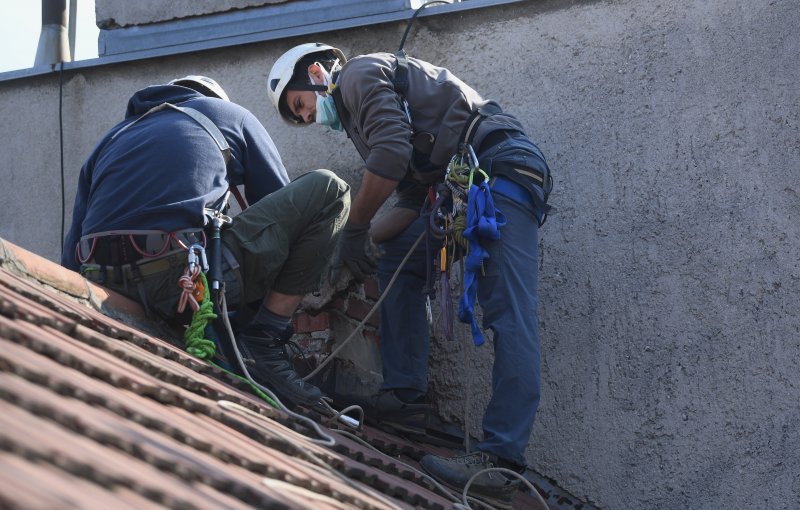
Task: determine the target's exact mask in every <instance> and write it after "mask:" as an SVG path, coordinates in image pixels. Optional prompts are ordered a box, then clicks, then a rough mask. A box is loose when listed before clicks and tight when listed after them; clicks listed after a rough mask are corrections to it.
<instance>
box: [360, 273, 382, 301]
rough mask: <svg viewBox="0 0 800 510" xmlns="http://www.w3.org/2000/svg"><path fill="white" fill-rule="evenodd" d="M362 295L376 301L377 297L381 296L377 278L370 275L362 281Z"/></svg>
mask: <svg viewBox="0 0 800 510" xmlns="http://www.w3.org/2000/svg"><path fill="white" fill-rule="evenodd" d="M364 295H365V296H367V298H369V299H371V300H373V301H377V300H378V298H379V297H381V290H380V286H379V285H378V279H377V278H375V277H371V278H367V279H366V280H365V281H364Z"/></svg>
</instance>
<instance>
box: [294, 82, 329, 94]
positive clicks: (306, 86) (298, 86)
mask: <svg viewBox="0 0 800 510" xmlns="http://www.w3.org/2000/svg"><path fill="white" fill-rule="evenodd" d="M286 90H311V91H313V92H327V91H328V86H327V85H317V84H315V83H300V82H298V83H290V84H288V85H286Z"/></svg>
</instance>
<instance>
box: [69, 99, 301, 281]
mask: <svg viewBox="0 0 800 510" xmlns="http://www.w3.org/2000/svg"><path fill="white" fill-rule="evenodd" d="M164 102H169V103H172V104H174V105H177V106H184V107H190V108H194V109H195V110H198V111H200V112H201V113H203V114H204V115H206V116H207V117H208V118H209V119H210V120H211V121H212V122H213V123H214V124H216V126H217V127H218V128H219V129H220V131H221V132H222V134H223V135H224V136H225V139H226V140H227V141H228V144H229V145H230V147H231V155H232V158H233V162H232V164H231V166H230V168H231V174H230V175H226V168H225V161H224V159H223V156H222V153H221V152H220V150H219V148H218V147H217V145H216V144H215V142H214V139H213V138H212V137H211V135H210V134H209V133H208V132H206V131H205V130H204V129H203V128H202V127H201V126H200V124H198V123H197V121H195V120H194V119H192V118H191V117H189V116H188V115H186V114H184V113H181V112H179V111H175V110H170V109H167V110H164V111H160V112H157V113H154V114H151V115H148V116H146V117H145V118H143V119H142V120H141V121H139V122H137V123H136V124H134V125H133V126H131V127H130V128H128V129H126V130H125V131H124V132H123V133H120V135H119V136H118V137H117V138H115V139H113V140H112V139H111V137H112V136H114V134H115V133H116V132H117V131H119V130H120V129H122V128H124V127H125V126H127V125H128V124H130V123H131V122H134V121H135V120H136V119H138V118H139V117H140V116H141V115H142V114H144V113H145V112H147V111H148V110H150V109H151V108H152V107H154V106H157V105H159V104H161V103H164ZM288 182H289V177H288V175H287V174H286V169H285V168H284V166H283V162H282V161H281V158H280V155H279V154H278V150H277V149H276V148H275V144H274V143H273V142H272V139H271V138H270V136H269V134H268V133H267V131H266V129H264V126H262V125H261V123H260V122H259V121H258V119H256V118H255V116H254V115H253V114H252V113H250V112H249V111H248V110H246V109H245V108H242V107H241V106H239V105H236V104H234V103H231V102H228V101H224V100H222V99H217V98H212V97H206V96H204V95H202V94H200V93H199V92H195V91H194V90H192V89H189V88H186V87H181V86H177V85H156V86H152V87H147V88H145V89H142V90H140V91H138V92H137V93H136V94H134V96H133V97H131V99H130V100H129V101H128V110H127V112H126V115H125V120H124V121H123V122H121V123H119V124H117V125H116V126H114V128H112V129H111V131H109V132H108V133H107V134H106V135H105V136H104V137H103V139H102V140H101V141H100V143H98V144H97V146H96V147H95V148H94V150H93V151H92V154H91V155H90V156H89V158H88V159H87V160H86V162H85V163H84V165H83V167H82V168H81V174H80V177H79V180H78V191H77V195H76V197H75V206H74V209H73V212H72V225H71V227H70V230H69V233H68V234H67V238H66V239H65V241H64V251H63V255H62V257H61V264H62V265H63V266H65V267H68V268H70V269H73V270H77V269H78V268H79V263H78V261H77V260H76V258H75V246H76V244H77V243H78V241H79V240H80V238H81V237H82V236H85V235H88V234H94V233H99V232H106V231H111V230H163V231H166V232H172V231H176V230H181V229H185V228H194V227H202V226H203V225H204V223H205V216H204V215H203V208H204V207H206V206H210V205H211V204H213V203H214V202H215V201H216V200H218V199H219V198H220V197H221V196H222V195H223V194H224V193H225V191H226V190H227V189H228V187H229V185H231V184H233V185H240V184H244V188H245V196H246V198H247V201H248V202H249V203H251V204H253V203H255V202H257V201H258V200H260V199H262V198H263V197H265V196H266V195H268V194H270V193H272V192H273V191H275V190H277V189H279V188H281V187H283V186H285V185H286V184H287V183H288Z"/></svg>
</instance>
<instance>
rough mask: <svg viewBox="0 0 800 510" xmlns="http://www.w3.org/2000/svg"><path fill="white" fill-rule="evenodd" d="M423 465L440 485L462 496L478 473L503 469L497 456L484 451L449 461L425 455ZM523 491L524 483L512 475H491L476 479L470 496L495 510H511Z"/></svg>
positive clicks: (491, 472) (471, 486)
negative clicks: (517, 494) (515, 496)
mask: <svg viewBox="0 0 800 510" xmlns="http://www.w3.org/2000/svg"><path fill="white" fill-rule="evenodd" d="M420 465H421V466H422V469H424V470H425V472H426V473H428V474H429V475H431V476H432V477H433V478H435V479H436V480H437V481H439V482H441V483H443V484H444V485H446V486H448V487H450V488H451V489H454V490H457V491H459V492H460V491H463V490H464V486H465V485H466V484H467V482H468V481H469V479H470V478H472V476H473V475H475V474H476V473H478V472H479V471H482V470H484V469H489V468H496V467H501V466H499V462H498V459H497V457H496V456H495V455H492V454H490V453H486V452H481V451H477V452H474V453H468V454H466V455H459V456H456V457H450V458H445V457H439V456H436V455H426V456H424V457H423V458H422V460H421V461H420ZM522 469H523V470H524V468H522ZM523 487H524V484H523V482H522V480H520V479H519V478H517V477H515V476H513V475H506V474H503V473H502V472H499V471H490V472H487V473H484V474H481V475H480V476H478V477H477V478H475V480H473V481H472V483H471V484H470V486H469V490H468V492H467V493H468V494H469V495H470V496H472V497H474V498H476V499H480V500H481V501H485V502H486V503H488V504H489V505H492V506H494V507H497V508H505V509H510V508H513V507H512V505H511V498H512V497H513V496H514V494H515V493H516V492H517V491H519V490H521V489H522V488H523Z"/></svg>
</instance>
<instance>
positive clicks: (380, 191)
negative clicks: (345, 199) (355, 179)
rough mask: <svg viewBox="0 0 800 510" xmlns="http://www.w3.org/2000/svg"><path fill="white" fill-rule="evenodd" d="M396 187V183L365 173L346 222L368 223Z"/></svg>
mask: <svg viewBox="0 0 800 510" xmlns="http://www.w3.org/2000/svg"><path fill="white" fill-rule="evenodd" d="M396 187H397V181H393V180H391V179H386V178H384V177H381V176H379V175H376V174H373V173H372V172H369V171H365V172H364V177H363V178H362V179H361V187H360V188H359V189H358V193H357V194H356V198H355V199H354V200H353V203H352V204H351V206H350V216H349V217H348V220H349V221H350V222H351V223H355V224H358V225H364V224H366V223H369V222H370V221H371V220H372V217H373V216H375V213H376V212H377V211H378V209H379V208H380V207H381V205H383V203H384V202H385V201H386V199H387V198H389V195H391V194H392V191H394V189H395V188H396Z"/></svg>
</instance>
